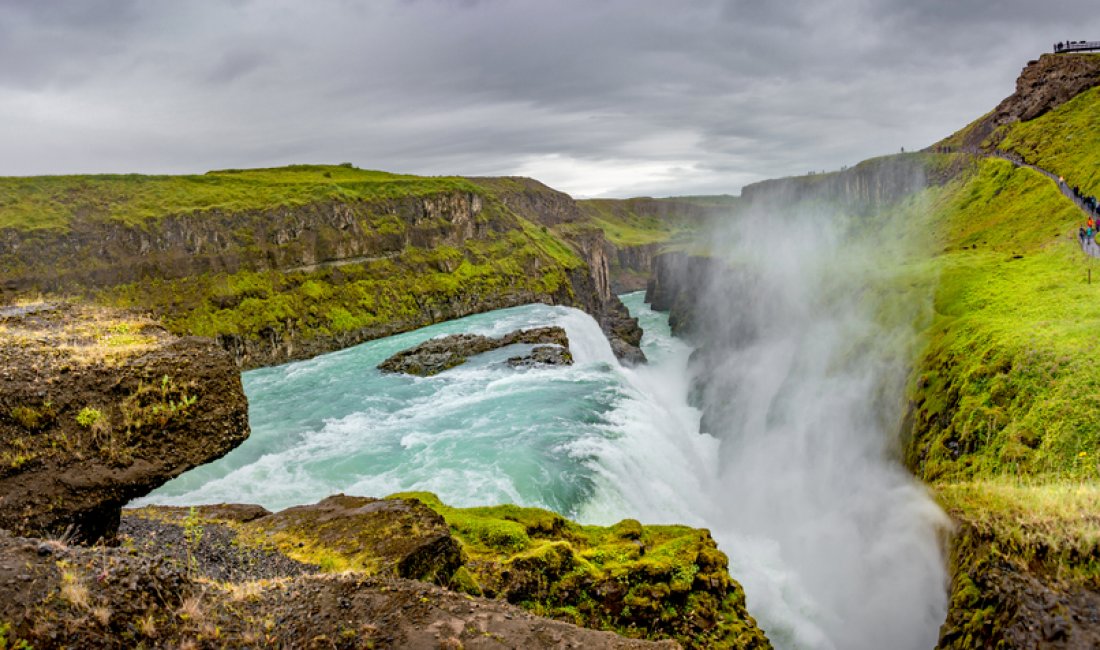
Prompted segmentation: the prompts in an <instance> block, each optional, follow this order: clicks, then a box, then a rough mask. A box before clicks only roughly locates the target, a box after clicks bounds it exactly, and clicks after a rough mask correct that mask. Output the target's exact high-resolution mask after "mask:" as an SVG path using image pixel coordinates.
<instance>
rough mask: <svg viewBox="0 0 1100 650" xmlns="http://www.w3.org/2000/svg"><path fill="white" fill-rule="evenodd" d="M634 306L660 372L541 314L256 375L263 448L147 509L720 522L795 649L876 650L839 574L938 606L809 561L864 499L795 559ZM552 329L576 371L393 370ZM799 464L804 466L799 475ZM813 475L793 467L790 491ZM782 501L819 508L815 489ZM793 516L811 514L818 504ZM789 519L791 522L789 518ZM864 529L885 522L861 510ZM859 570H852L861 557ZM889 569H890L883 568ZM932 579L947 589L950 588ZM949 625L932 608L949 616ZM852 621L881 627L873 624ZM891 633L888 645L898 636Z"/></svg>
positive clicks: (202, 471)
mask: <svg viewBox="0 0 1100 650" xmlns="http://www.w3.org/2000/svg"><path fill="white" fill-rule="evenodd" d="M623 299H624V302H625V303H626V305H627V306H628V308H630V310H631V312H632V313H633V314H634V315H636V316H638V318H639V320H640V323H641V325H642V327H643V328H644V330H645V336H644V338H643V341H642V347H643V349H644V351H645V353H646V355H647V356H648V357H649V359H650V363H649V364H648V365H645V366H642V367H639V368H624V367H622V366H620V365H619V364H618V363H617V362H616V360H615V358H614V356H613V355H612V353H611V349H610V346H609V344H608V342H607V340H606V338H605V337H604V335H603V334H602V332H601V331H600V329H599V327H598V325H597V324H596V322H595V321H594V320H593V319H592V318H591V317H590V316H588V315H587V314H585V313H583V312H581V311H578V310H575V309H571V308H566V307H552V306H546V305H528V306H524V307H516V308H511V309H504V310H499V311H494V312H489V313H485V314H479V315H475V316H470V317H467V318H463V319H459V320H455V321H450V322H447V323H441V324H438V325H434V326H431V327H427V328H424V329H421V330H417V331H413V332H408V333H405V334H401V335H398V336H393V337H389V338H385V339H380V340H376V341H371V342H368V343H364V344H362V345H359V346H356V347H354V348H349V349H346V350H342V351H339V352H334V353H331V354H326V355H323V356H321V357H317V358H315V359H311V360H308V361H301V362H295V363H290V364H287V365H283V366H278V367H274V368H265V369H260V370H254V371H250V372H246V373H244V375H243V381H244V387H245V391H246V393H247V395H248V398H249V417H250V422H251V425H252V436H251V437H250V438H249V439H248V440H247V441H246V442H245V443H244V444H242V445H241V446H240V447H239V448H237V449H235V450H234V451H232V452H231V453H230V454H228V455H227V456H225V457H224V458H223V459H221V460H219V461H216V462H214V463H211V464H208V465H206V466H203V467H200V468H197V469H194V470H192V471H190V472H188V473H186V474H184V475H182V476H180V477H179V478H177V479H175V480H174V481H171V482H170V483H168V484H167V485H165V486H163V487H161V488H160V489H158V490H157V491H155V492H154V493H152V494H151V495H149V496H147V497H145V498H143V499H141V500H139V501H137V502H135V503H134V504H132V505H143V504H147V503H159V504H169V505H192V504H203V503H219V502H236V503H258V504H261V505H263V506H265V507H267V508H269V509H273V510H274V509H281V508H285V507H288V506H291V505H297V504H304V503H313V502H316V501H318V500H320V499H322V498H324V497H326V496H328V495H331V494H334V493H338V492H343V493H347V494H355V495H366V496H384V495H387V494H391V493H394V492H399V491H409V490H427V491H431V492H435V493H436V494H438V495H439V496H440V497H441V498H442V499H443V500H444V501H445V502H447V503H449V504H451V505H455V506H475V505H486V504H498V503H507V502H511V503H516V504H520V505H525V506H539V507H543V508H548V509H550V510H554V511H556V512H559V513H561V514H563V515H565V516H567V517H570V518H573V519H576V520H579V521H581V522H584V523H595V524H610V523H614V522H616V521H618V520H620V519H623V518H627V517H630V518H636V519H639V520H641V521H642V522H643V523H678V524H687V525H693V526H706V527H709V528H711V529H712V531H713V532H714V534H715V537H716V539H717V540H718V541H719V544H720V547H721V548H722V550H724V551H725V552H726V553H727V554H728V555H729V556H730V559H731V573H732V574H733V576H734V577H735V578H736V579H738V580H740V581H741V582H742V583H743V584H744V585H745V588H746V592H747V594H748V605H749V610H750V612H752V613H753V614H754V616H756V618H757V620H758V621H759V622H760V623H761V625H762V627H764V629H765V630H766V631H767V632H768V634H769V636H770V637H771V638H772V641H773V643H775V645H776V647H778V648H807V649H809V648H813V649H815V650H817V649H822V650H828V649H832V648H847V647H861V646H862V647H876V646H874V645H872V644H871V643H867V644H862V643H856V644H855V645H853V644H852V643H851V640H852V639H860V638H861V636H860V635H859V634H858V631H857V630H855V629H854V628H846V625H847V623H848V622H847V621H844V620H840V619H841V618H842V617H846V616H849V615H850V612H849V611H848V609H845V608H850V607H851V606H852V598H851V597H846V598H843V599H841V601H842V603H843V606H844V608H840V609H838V608H837V607H833V603H832V602H829V601H832V600H834V599H835V598H836V593H837V585H830V588H826V589H821V588H819V586H818V585H815V584H814V581H815V580H817V579H820V578H821V576H822V575H824V576H825V577H826V578H828V579H835V578H836V576H837V575H838V572H839V574H840V576H841V577H840V579H841V580H843V579H844V576H843V572H844V571H849V572H850V574H851V579H852V581H853V582H852V584H851V585H841V586H840V589H841V591H843V592H845V594H848V593H849V592H853V591H854V592H855V593H856V598H858V592H859V590H860V589H865V591H866V592H867V594H868V597H869V598H871V599H876V600H878V601H880V602H872V601H871V600H869V601H868V602H867V608H868V611H869V612H870V613H872V614H874V615H875V616H880V617H881V616H882V612H883V611H884V609H885V610H887V614H888V615H886V616H884V617H883V618H884V621H885V622H884V624H885V625H887V626H892V625H895V624H896V623H897V622H898V619H897V617H892V616H891V615H889V612H892V611H894V610H898V609H902V610H904V609H906V608H921V607H925V608H927V607H926V605H924V604H923V603H921V602H914V599H913V598H912V597H911V594H909V591H906V590H905V586H904V585H902V589H901V591H900V593H901V595H900V596H899V597H898V598H899V599H900V600H898V602H886V603H884V602H881V601H882V600H883V599H884V598H885V599H887V600H889V599H890V598H891V597H892V593H884V592H883V591H882V590H881V589H876V588H874V585H870V586H866V585H860V584H857V583H858V582H859V581H861V580H862V581H866V580H867V576H866V572H865V571H861V570H859V569H858V568H852V567H848V566H845V565H844V564H843V563H840V564H838V563H837V562H836V560H837V558H835V557H830V556H829V554H828V553H826V554H825V555H821V553H811V554H810V555H809V558H810V559H811V560H812V561H814V562H818V561H820V562H823V563H826V564H827V565H828V566H826V567H824V570H823V571H816V572H815V571H813V569H812V566H811V567H809V568H808V567H807V566H806V562H807V558H806V554H805V553H802V552H801V551H800V550H799V545H800V544H801V545H802V546H804V547H805V548H810V547H812V546H813V545H815V544H817V543H818V541H819V540H815V539H809V538H805V537H804V536H805V534H806V533H807V530H808V532H810V533H813V534H816V535H823V534H825V532H826V531H828V530H829V528H828V525H829V524H830V521H832V520H833V519H835V518H836V511H840V512H841V513H843V511H844V510H845V508H847V507H848V506H850V504H843V503H838V504H832V505H830V504H828V503H824V504H822V503H816V502H815V503H812V504H811V507H812V508H816V509H820V510H823V511H824V512H822V513H821V516H820V517H817V518H815V522H814V525H813V526H811V527H810V528H809V529H807V530H801V529H799V530H796V531H795V532H794V533H792V534H793V535H794V536H795V537H794V539H793V544H794V547H793V548H792V539H791V538H790V534H789V533H788V531H786V530H785V529H777V528H775V527H774V526H769V525H768V522H767V517H766V516H765V517H764V518H763V520H761V519H760V517H761V514H762V513H761V511H760V508H761V507H771V508H775V507H776V502H775V501H774V498H775V496H776V494H777V492H776V490H775V488H774V486H773V487H772V488H768V487H766V486H765V487H762V488H759V489H758V488H757V487H755V486H754V485H751V484H746V483H743V482H739V481H737V480H736V477H731V475H730V472H729V471H728V468H729V467H730V466H737V463H736V461H732V460H731V459H730V458H729V452H728V451H727V450H726V449H720V447H721V446H722V445H720V443H719V440H718V439H717V438H715V437H712V436H710V435H706V434H701V433H699V422H700V416H701V414H700V412H699V411H698V410H697V409H695V408H693V407H691V406H689V404H688V391H689V378H688V372H687V365H688V358H689V355H690V352H691V349H690V348H689V347H688V346H687V345H686V344H685V343H683V342H681V341H680V340H678V339H676V338H675V337H673V336H671V334H670V333H669V327H668V320H667V317H666V316H665V315H664V314H660V313H657V312H654V311H652V310H651V309H649V307H648V306H647V305H645V304H644V303H643V297H642V294H641V293H634V294H629V295H626V296H623ZM548 324H556V325H560V326H562V327H564V328H565V330H566V332H567V333H568V335H569V340H570V344H571V348H572V351H573V355H574V358H575V360H576V363H575V365H573V366H571V367H550V368H535V369H528V370H516V369H512V368H510V367H509V366H507V365H506V364H504V363H503V361H504V360H505V359H507V358H508V357H509V356H515V355H516V354H517V353H518V352H521V351H523V350H525V349H529V348H530V346H511V347H509V348H504V349H501V350H497V351H494V352H491V353H487V354H485V355H481V356H479V357H476V358H475V359H473V360H471V361H470V362H468V363H467V364H465V365H463V366H460V367H458V368H455V369H452V370H449V371H446V372H444V373H442V374H440V375H438V376H435V377H430V378H413V377H406V376H401V375H392V374H384V373H381V372H380V371H378V370H377V369H376V368H375V366H376V365H377V364H378V363H380V362H381V361H382V360H384V359H385V358H387V357H388V356H390V355H392V354H394V353H395V352H398V351H400V350H403V349H406V348H409V347H412V346H414V345H417V344H418V343H420V342H422V341H424V340H426V339H429V338H432V337H436V336H440V335H445V334H452V333H457V332H471V333H478V334H486V335H500V334H504V333H506V332H509V331H512V330H515V329H518V328H525V327H534V326H543V325H548ZM725 444H726V447H730V443H729V442H727V443H725ZM751 453H757V452H751ZM776 453H780V454H782V453H783V452H782V450H778V451H777V452H776ZM752 462H765V463H766V462H767V461H760V460H759V459H754V460H753V461H752ZM723 466H725V467H723ZM787 469H789V470H793V471H795V472H797V471H799V468H798V467H796V466H794V465H793V464H791V465H790V467H788V468H787ZM807 471H808V470H807ZM737 473H738V474H739V475H740V474H745V473H746V472H745V471H742V470H740V469H739V470H738V472H737ZM897 474H898V475H894V474H891V475H890V476H891V478H890V481H888V483H889V485H890V486H894V488H895V489H896V490H902V491H905V490H908V491H910V492H911V491H913V490H915V489H916V488H913V487H912V485H911V481H908V480H907V479H906V478H904V477H902V476H900V474H901V473H900V472H898V473H897ZM796 478H797V477H794V476H793V475H791V474H790V473H789V472H784V473H783V479H782V480H796ZM754 480H761V479H759V478H755V479H754ZM762 480H764V481H766V480H767V479H762ZM880 484H881V481H879V482H876V483H873V484H872V485H871V486H870V487H874V488H876V489H877V488H879V487H881V485H880ZM898 486H900V487H898ZM758 494H759V495H760V498H757V497H756V495H758ZM778 494H789V496H790V498H792V499H795V498H803V497H800V496H799V494H798V492H797V490H796V491H794V492H790V493H786V492H779V493H778ZM914 498H915V499H917V500H918V501H919V500H920V499H921V497H920V495H919V494H918V495H916V496H914V495H913V494H910V493H909V492H906V493H905V494H904V495H902V496H900V497H897V498H896V499H895V500H898V499H900V500H903V501H906V500H912V499H914ZM781 509H782V508H781V507H780V510H781ZM791 512H792V513H794V514H795V516H797V517H802V516H803V513H804V512H805V506H804V505H803V506H801V507H798V508H794V509H792V511H791ZM775 514H776V515H777V517H776V519H777V520H784V519H785V518H784V517H779V516H778V515H779V514H780V513H779V512H776V513H775ZM870 514H871V515H878V514H882V513H880V512H879V511H878V510H874V511H872V512H871V513H870ZM854 516H856V517H857V518H858V517H864V518H865V517H867V516H868V513H867V512H865V511H864V510H860V511H859V512H857V513H856V514H855V515H854ZM887 516H888V513H887ZM906 516H908V514H906ZM839 520H840V523H839V524H837V525H838V526H839V528H837V530H838V531H840V532H839V533H838V534H846V533H847V527H846V526H847V523H846V520H845V519H844V517H843V516H840V517H839ZM865 523H866V522H865ZM868 525H869V526H870V527H871V528H874V527H875V525H874V524H873V523H871V524H868ZM913 525H919V526H924V524H913ZM904 526H905V524H904V522H903V524H902V527H903V528H904ZM796 528H797V527H796ZM800 536H801V537H800ZM922 539H923V538H922ZM834 541H835V540H834ZM840 541H841V543H842V544H843V543H845V540H843V539H841V540H840ZM891 543H892V542H891ZM827 545H828V542H827V543H826V546H827ZM805 548H803V549H802V550H805ZM922 548H923V547H922ZM858 550H859V551H862V550H863V547H859V549H858ZM870 550H871V551H873V552H879V553H880V554H881V555H882V556H883V557H882V558H879V564H881V562H882V561H883V559H885V561H886V562H888V563H893V562H895V561H896V557H895V554H892V553H890V552H883V551H882V549H880V548H879V547H877V546H873V547H872V548H871V549H870ZM909 550H910V549H908V548H901V549H899V552H901V553H907V552H908V551H909ZM841 557H842V559H843V561H844V562H849V561H851V558H850V557H849V556H848V555H844V554H843V553H842V554H841ZM924 559H925V558H921V561H922V562H923V561H924ZM937 561H938V560H937ZM830 563H831V564H830ZM902 563H903V564H905V561H904V560H902ZM871 566H872V568H873V569H874V570H878V569H877V568H876V567H878V564H875V563H871ZM894 575H895V574H892V573H891V574H890V575H888V576H887V577H888V578H890V579H893V577H894ZM907 575H908V573H905V574H903V575H902V576H901V577H903V578H904V577H905V576H907ZM929 579H930V580H933V581H936V580H939V581H942V575H934V576H932V577H931V578H929ZM925 582H927V580H926V581H925ZM940 614H941V612H940V611H939V610H936V611H933V612H931V616H932V618H933V619H934V618H935V617H936V616H939V615H940ZM927 617H928V613H926V612H923V611H916V612H915V613H914V614H913V615H909V616H906V615H904V614H903V615H901V620H902V621H903V622H908V621H910V619H919V620H917V622H916V623H914V625H918V626H920V625H923V632H919V633H916V636H915V637H914V636H913V635H914V633H913V630H912V629H910V627H911V626H908V625H903V626H902V629H900V630H899V633H900V634H904V635H906V636H907V637H911V638H907V639H906V640H905V642H902V643H900V644H895V645H892V646H890V647H895V648H908V647H913V648H917V647H930V646H931V645H934V639H935V627H934V626H932V627H931V628H930V629H929V627H930V626H929V624H928V623H927V622H926V621H925V620H924V619H926V618H927ZM940 620H942V619H940ZM851 624H852V625H855V626H860V625H868V623H866V622H865V621H862V620H857V621H852V623H851ZM845 629H848V633H845ZM881 634H882V632H881V630H880V631H877V632H875V635H874V636H875V638H876V639H878V640H881ZM887 634H889V633H888V632H887ZM873 642H874V643H877V642H878V641H877V640H876V641H873ZM878 647H886V646H878Z"/></svg>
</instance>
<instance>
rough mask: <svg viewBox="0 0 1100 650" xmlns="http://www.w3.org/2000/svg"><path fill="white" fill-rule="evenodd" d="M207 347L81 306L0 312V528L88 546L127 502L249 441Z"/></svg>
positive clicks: (242, 415) (229, 383) (234, 381)
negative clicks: (70, 540)
mask: <svg viewBox="0 0 1100 650" xmlns="http://www.w3.org/2000/svg"><path fill="white" fill-rule="evenodd" d="M247 417H248V416H247V404H246V401H245V397H244V391H243V389H242V388H241V381H240V377H239V374H238V373H237V370H236V367H235V366H233V364H232V361H231V359H230V358H229V355H228V354H226V353H225V351H224V350H222V349H221V348H219V347H218V346H217V345H216V344H215V343H214V342H213V341H210V340H203V339H197V338H179V337H176V336H173V335H171V334H169V333H168V332H166V331H164V329H163V328H161V327H160V326H158V325H157V324H156V323H154V322H152V321H150V320H149V319H147V318H143V317H139V316H134V315H133V314H127V313H120V312H113V311H109V310H105V309H100V308H93V307H88V306H73V305H68V304H41V303H39V304H25V305H19V306H15V307H7V308H3V309H0V495H3V497H2V498H0V528H4V529H7V530H9V531H14V532H16V533H18V534H23V535H43V536H45V535H54V536H62V535H64V536H67V537H69V538H72V539H78V540H84V541H95V540H96V539H98V538H100V537H102V536H104V535H107V536H109V535H111V534H113V532H114V530H115V529H116V528H117V527H118V521H119V511H120V509H121V508H122V506H123V505H124V504H125V503H126V502H128V501H129V500H131V499H133V498H135V497H138V496H143V495H145V494H148V493H149V492H150V491H152V490H153V489H154V488H156V487H159V486H160V485H162V484H164V483H165V482H167V481H168V480H169V479H171V478H174V477H175V476H178V475H179V474H181V473H183V472H184V471H186V470H188V469H191V468H192V467H195V466H197V465H201V464H203V463H207V462H210V461H212V460H215V459H217V458H219V457H221V456H223V455H224V454H226V453H227V452H229V451H230V450H231V449H233V448H234V447H236V446H237V445H238V444H240V443H241V442H242V441H243V440H244V439H245V438H247V437H248V432H249V429H248V419H247Z"/></svg>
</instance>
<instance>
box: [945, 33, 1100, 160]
mask: <svg viewBox="0 0 1100 650" xmlns="http://www.w3.org/2000/svg"><path fill="white" fill-rule="evenodd" d="M1097 84H1100V56H1098V55H1095V54H1044V55H1043V56H1041V57H1039V58H1038V59H1037V60H1035V61H1029V62H1028V64H1027V66H1026V67H1025V68H1024V69H1023V71H1021V72H1020V76H1019V77H1018V78H1017V79H1016V91H1015V92H1014V93H1012V94H1011V95H1009V96H1008V97H1006V98H1005V99H1004V100H1002V101H1001V103H1000V104H998V105H997V107H996V108H994V109H993V110H992V111H991V112H989V113H988V114H987V115H985V116H983V117H982V118H980V119H978V120H977V121H975V122H973V123H972V124H970V125H968V126H967V127H966V128H964V129H962V130H961V131H959V132H958V133H955V134H954V135H952V136H951V137H949V138H947V139H945V140H943V141H942V142H940V143H938V144H936V145H933V147H932V149H947V150H957V149H962V150H975V151H976V150H979V149H983V148H985V149H995V148H996V147H997V143H998V142H999V141H1000V134H999V133H998V130H999V129H1000V128H1001V127H1003V126H1006V125H1008V124H1012V123H1013V122H1026V121H1028V120H1032V119H1035V118H1037V117H1039V116H1041V115H1043V114H1044V113H1047V112H1049V111H1051V110H1053V109H1055V108H1058V107H1059V106H1061V105H1062V104H1064V103H1066V102H1067V101H1069V100H1071V99H1073V98H1074V97H1076V96H1077V95H1078V94H1080V93H1081V92H1082V91H1084V90H1087V89H1089V88H1091V87H1093V86H1095V85H1097ZM991 136H992V137H991Z"/></svg>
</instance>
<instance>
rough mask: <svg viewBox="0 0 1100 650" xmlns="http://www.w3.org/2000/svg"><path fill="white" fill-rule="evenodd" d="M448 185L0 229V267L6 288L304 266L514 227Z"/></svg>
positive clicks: (73, 286) (59, 287)
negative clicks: (135, 221)
mask: <svg viewBox="0 0 1100 650" xmlns="http://www.w3.org/2000/svg"><path fill="white" fill-rule="evenodd" d="M482 208H483V203H482V198H481V197H480V196H477V195H476V194H473V193H466V192H455V193H447V194H440V195H437V196H430V197H413V196H409V197H404V198H400V199H393V200H387V201H381V202H377V203H363V202H336V201H329V202H325V203H318V204H310V205H304V206H299V207H293V208H291V207H279V208H274V209H270V210H263V211H250V212H225V211H222V210H217V209H215V210H211V211H206V212H202V213H193V214H175V215H167V216H165V217H163V218H161V219H159V220H157V221H156V222H155V223H149V224H141V225H129V224H126V223H120V222H116V221H92V220H76V221H74V222H73V224H72V228H71V229H70V230H68V231H67V232H52V231H30V232H25V231H19V230H15V229H5V230H0V251H2V254H0V268H3V269H4V277H5V284H6V286H7V288H8V289H9V290H14V291H28V290H33V291H65V290H82V289H87V288H103V287H109V286H114V285H118V284H126V283H130V282H137V281H141V280H143V279H146V278H156V279H162V280H172V279H177V278H182V277H187V276H190V275H198V274H203V273H226V274H232V273H236V272H238V271H242V270H251V271H256V270H267V269H277V270H283V271H290V270H294V269H303V270H308V269H311V268H313V267H316V266H318V265H320V264H326V263H327V264H339V263H341V262H349V261H355V259H356V258H377V257H385V256H392V255H396V254H398V253H400V252H402V251H403V250H405V249H406V248H408V247H411V246H415V247H420V248H432V247H435V246H441V245H451V246H454V245H458V244H461V243H462V242H463V241H465V240H467V239H471V238H477V237H485V236H486V235H487V234H489V233H490V232H492V231H494V229H495V230H497V231H499V230H504V229H507V228H509V227H514V224H512V223H508V222H507V221H506V220H502V219H492V218H490V217H488V216H487V215H483V214H482Z"/></svg>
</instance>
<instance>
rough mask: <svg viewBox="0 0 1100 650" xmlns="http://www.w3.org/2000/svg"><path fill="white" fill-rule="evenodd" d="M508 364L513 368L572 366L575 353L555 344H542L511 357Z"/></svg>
mask: <svg viewBox="0 0 1100 650" xmlns="http://www.w3.org/2000/svg"><path fill="white" fill-rule="evenodd" d="M508 365H510V366H512V367H513V368H534V367H538V366H570V365H573V355H572V354H570V353H569V351H568V350H566V349H565V348H562V347H558V346H555V345H540V346H539V347H537V348H535V349H533V350H531V352H530V353H529V354H525V355H523V356H519V357H510V358H509V359H508Z"/></svg>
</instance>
